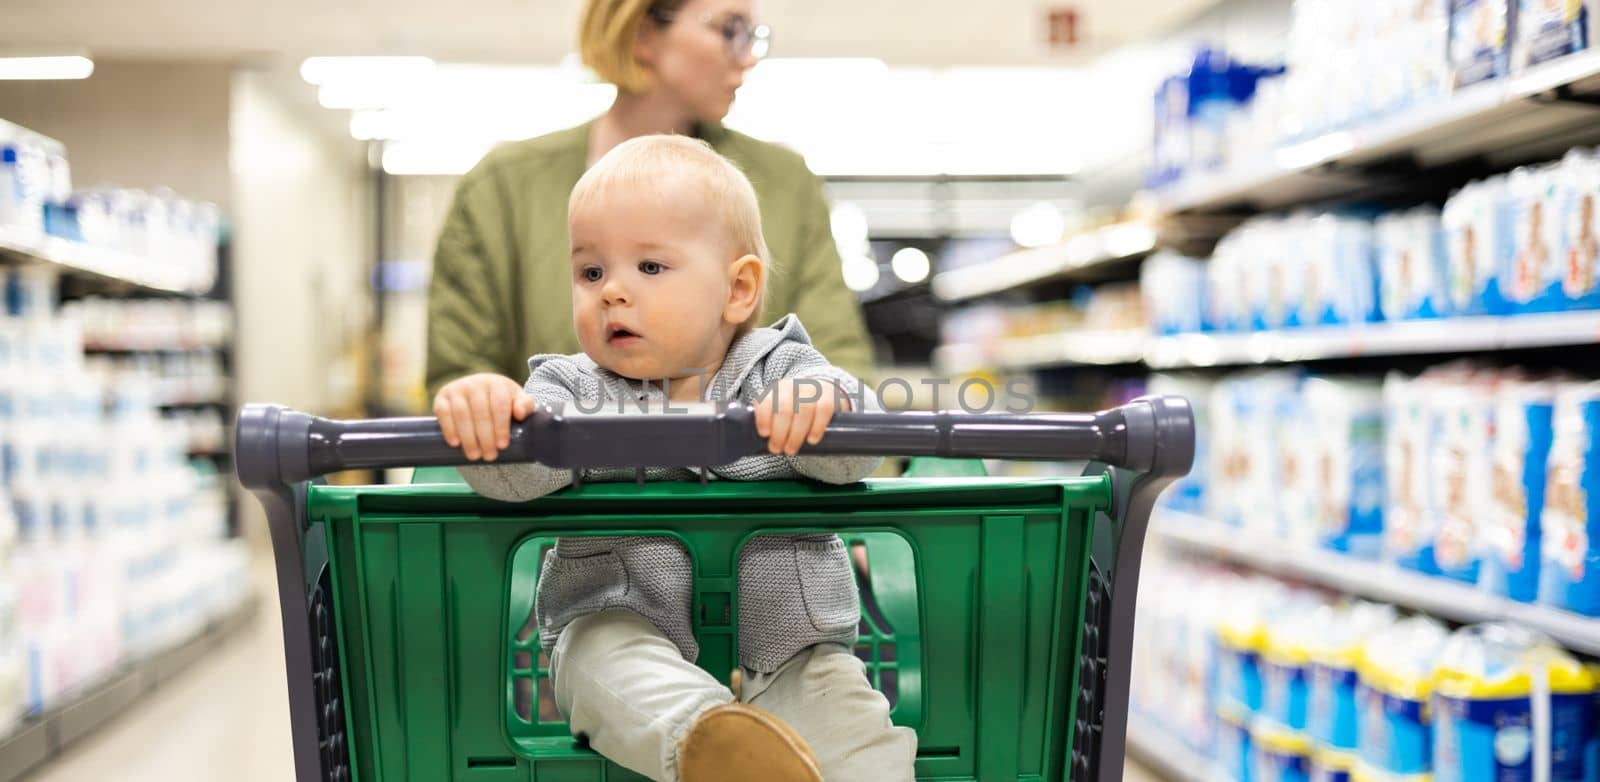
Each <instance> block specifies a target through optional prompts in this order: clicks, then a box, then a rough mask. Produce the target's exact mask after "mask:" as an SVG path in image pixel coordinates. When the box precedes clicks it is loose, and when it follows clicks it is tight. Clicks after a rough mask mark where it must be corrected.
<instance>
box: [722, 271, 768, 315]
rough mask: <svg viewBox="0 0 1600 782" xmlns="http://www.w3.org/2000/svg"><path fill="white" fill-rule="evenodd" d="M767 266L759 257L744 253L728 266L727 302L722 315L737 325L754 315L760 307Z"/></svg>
mask: <svg viewBox="0 0 1600 782" xmlns="http://www.w3.org/2000/svg"><path fill="white" fill-rule="evenodd" d="M766 275H767V268H766V266H765V265H763V264H762V263H761V259H760V258H758V257H756V256H754V255H745V256H742V257H740V258H739V259H738V260H736V261H734V262H733V264H732V265H730V266H729V267H728V302H727V305H726V306H724V307H723V311H722V317H723V319H724V320H726V321H727V322H729V323H732V324H735V325H738V324H740V323H744V322H745V321H747V320H749V319H750V318H752V317H754V316H755V314H756V310H757V309H759V308H760V307H761V288H762V286H763V284H764V283H765V282H766Z"/></svg>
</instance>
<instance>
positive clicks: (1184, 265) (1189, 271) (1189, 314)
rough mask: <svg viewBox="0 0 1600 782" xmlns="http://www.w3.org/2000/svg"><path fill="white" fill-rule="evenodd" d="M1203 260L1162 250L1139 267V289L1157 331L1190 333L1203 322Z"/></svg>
mask: <svg viewBox="0 0 1600 782" xmlns="http://www.w3.org/2000/svg"><path fill="white" fill-rule="evenodd" d="M1203 263H1204V262H1203V261H1200V260H1198V259H1195V258H1189V257H1187V256H1182V255H1178V254H1177V253H1173V252H1167V251H1162V252H1158V253H1156V254H1155V255H1152V256H1150V257H1149V258H1148V259H1146V260H1145V262H1144V264H1143V265H1142V266H1141V267H1140V269H1139V292H1140V294H1141V295H1142V297H1143V299H1144V303H1145V310H1146V312H1148V313H1149V319H1150V327H1151V330H1152V331H1154V332H1155V333H1156V334H1157V335H1160V336H1172V335H1176V334H1193V333H1196V332H1199V331H1201V330H1202V329H1203V328H1204V326H1205V312H1204V308H1203V307H1202V301H1203V297H1204V292H1203V288H1204V285H1205V278H1206V273H1205V268H1204V266H1203Z"/></svg>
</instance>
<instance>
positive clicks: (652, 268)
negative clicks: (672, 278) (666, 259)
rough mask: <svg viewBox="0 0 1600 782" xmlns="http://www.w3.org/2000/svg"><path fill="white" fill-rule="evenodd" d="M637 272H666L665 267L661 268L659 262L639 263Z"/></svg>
mask: <svg viewBox="0 0 1600 782" xmlns="http://www.w3.org/2000/svg"><path fill="white" fill-rule="evenodd" d="M639 271H641V272H644V273H645V274H660V273H661V272H663V271H666V267H664V266H662V265H661V262H660V261H640V262H639Z"/></svg>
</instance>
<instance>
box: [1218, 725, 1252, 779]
mask: <svg viewBox="0 0 1600 782" xmlns="http://www.w3.org/2000/svg"><path fill="white" fill-rule="evenodd" d="M1249 720H1250V718H1249V716H1248V715H1245V714H1241V713H1239V712H1238V711H1236V710H1234V709H1230V708H1228V707H1226V706H1224V707H1221V708H1219V709H1218V710H1217V747H1216V753H1217V754H1216V760H1217V763H1218V764H1219V765H1220V766H1221V767H1222V771H1223V773H1224V774H1226V775H1227V777H1228V779H1230V780H1233V782H1254V779H1253V777H1252V776H1251V771H1252V768H1251V767H1252V765H1253V764H1252V763H1251V762H1250V758H1251V756H1252V755H1253V754H1254V752H1253V749H1252V742H1251V739H1250V728H1249V727H1248V724H1249Z"/></svg>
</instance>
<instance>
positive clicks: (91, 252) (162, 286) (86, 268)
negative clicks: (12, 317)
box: [0, 226, 206, 296]
mask: <svg viewBox="0 0 1600 782" xmlns="http://www.w3.org/2000/svg"><path fill="white" fill-rule="evenodd" d="M0 254H4V255H8V256H10V257H12V258H13V259H16V260H21V261H23V262H31V263H43V264H49V265H51V266H55V267H57V268H59V269H60V270H61V271H63V272H66V273H69V274H78V275H89V276H91V277H93V278H95V279H97V280H100V281H103V282H108V283H112V284H115V285H122V286H128V287H132V288H138V289H141V290H145V291H149V292H152V293H163V294H179V295H186V296H198V295H201V294H203V293H205V292H206V291H205V290H204V289H201V288H200V287H198V286H195V285H193V284H192V283H191V282H190V281H189V280H187V279H186V277H185V275H184V274H183V273H182V272H181V271H179V270H177V269H173V268H161V267H159V266H157V265H156V264H154V263H153V262H151V261H150V259H147V258H141V257H139V256H136V255H130V254H128V253H125V252H122V251H120V250H115V249H111V248H107V247H94V246H91V245H87V244H83V243H82V242H73V241H68V240H66V239H61V238H58V237H53V236H42V237H41V236H29V235H27V234H26V233H24V232H21V231H18V230H16V229H15V228H12V227H10V226H0Z"/></svg>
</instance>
